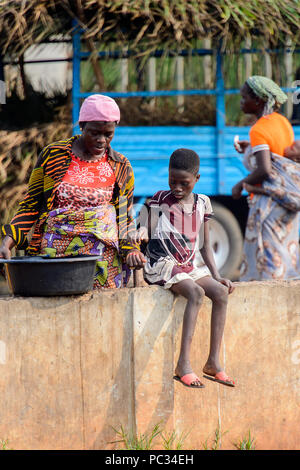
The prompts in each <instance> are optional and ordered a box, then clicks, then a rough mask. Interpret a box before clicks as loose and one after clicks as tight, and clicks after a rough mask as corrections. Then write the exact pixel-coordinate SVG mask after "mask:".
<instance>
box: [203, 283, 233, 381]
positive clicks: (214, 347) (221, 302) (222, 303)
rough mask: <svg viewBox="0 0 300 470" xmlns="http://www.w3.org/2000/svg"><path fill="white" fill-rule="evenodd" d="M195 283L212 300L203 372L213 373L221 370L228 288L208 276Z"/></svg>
mask: <svg viewBox="0 0 300 470" xmlns="http://www.w3.org/2000/svg"><path fill="white" fill-rule="evenodd" d="M196 282H197V284H198V285H199V286H200V287H202V289H203V290H204V292H205V295H206V296H207V297H209V298H210V299H211V301H212V312H211V327H210V348H209V355H208V359H207V361H206V364H205V366H204V368H203V372H205V373H206V374H209V375H215V374H216V373H217V372H220V371H221V370H222V366H221V364H220V349H221V342H222V338H223V333H224V327H225V321H226V311H227V302H228V288H227V287H226V286H224V285H223V284H221V283H220V282H218V281H215V280H214V279H212V278H211V277H210V276H206V277H203V278H201V279H198V280H197V281H196Z"/></svg>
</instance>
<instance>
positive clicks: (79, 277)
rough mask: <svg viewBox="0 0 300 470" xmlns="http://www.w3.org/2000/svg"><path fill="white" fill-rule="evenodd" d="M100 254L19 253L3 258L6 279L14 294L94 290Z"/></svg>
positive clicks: (30, 294) (71, 293)
mask: <svg viewBox="0 0 300 470" xmlns="http://www.w3.org/2000/svg"><path fill="white" fill-rule="evenodd" d="M98 258H99V256H74V257H68V258H44V257H42V256H32V257H31V256H20V257H15V258H11V259H10V260H5V259H0V263H4V264H5V273H6V279H7V282H8V285H9V287H10V290H11V291H12V293H13V294H14V295H22V296H27V297H28V296H30V297H34V296H48V295H75V294H84V293H86V292H88V291H90V290H92V288H93V280H94V279H93V278H94V274H95V267H96V261H97V259H98Z"/></svg>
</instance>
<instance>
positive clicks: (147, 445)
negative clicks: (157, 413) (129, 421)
mask: <svg viewBox="0 0 300 470" xmlns="http://www.w3.org/2000/svg"><path fill="white" fill-rule="evenodd" d="M113 429H114V431H115V433H116V434H117V436H118V437H119V439H118V440H117V441H115V442H120V443H122V444H123V445H124V447H125V449H126V450H150V449H152V447H153V444H154V442H153V441H154V439H155V438H156V437H157V436H159V435H160V434H161V429H160V424H156V425H155V426H154V428H153V429H152V431H151V432H150V433H148V434H147V433H145V434H139V435H138V434H136V433H129V432H127V431H125V430H124V428H123V426H122V425H121V426H120V428H119V429H115V428H113Z"/></svg>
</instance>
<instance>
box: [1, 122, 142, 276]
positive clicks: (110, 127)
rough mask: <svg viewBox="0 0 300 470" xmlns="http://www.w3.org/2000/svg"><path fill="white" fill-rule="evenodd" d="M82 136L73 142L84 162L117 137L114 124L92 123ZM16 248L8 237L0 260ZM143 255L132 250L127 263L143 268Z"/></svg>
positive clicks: (83, 125)
mask: <svg viewBox="0 0 300 470" xmlns="http://www.w3.org/2000/svg"><path fill="white" fill-rule="evenodd" d="M80 125H81V130H82V134H81V136H80V137H79V138H78V139H76V140H75V141H74V142H73V145H72V151H73V153H74V154H75V155H76V156H77V157H79V158H81V159H82V160H88V161H96V160H99V158H101V157H102V156H103V155H104V154H105V151H106V149H107V147H108V146H109V144H110V142H111V141H112V139H113V137H114V135H115V128H116V124H115V123H114V122H103V121H92V122H86V123H80ZM14 246H15V243H14V241H13V239H12V238H11V237H10V236H6V237H4V239H3V242H2V244H1V246H0V258H5V259H10V258H11V250H12V248H13V247H14ZM145 261H146V260H145V258H144V256H143V254H142V253H141V252H140V251H138V250H132V251H131V252H130V253H129V254H128V255H127V257H126V263H127V264H128V266H129V267H131V268H137V269H139V268H142V267H143V265H144V263H145Z"/></svg>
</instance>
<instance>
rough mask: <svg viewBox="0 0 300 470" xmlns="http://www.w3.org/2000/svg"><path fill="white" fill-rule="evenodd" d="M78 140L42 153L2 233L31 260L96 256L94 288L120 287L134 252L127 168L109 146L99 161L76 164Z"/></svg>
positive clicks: (131, 178)
mask: <svg viewBox="0 0 300 470" xmlns="http://www.w3.org/2000/svg"><path fill="white" fill-rule="evenodd" d="M78 137H79V136H73V137H71V138H70V139H67V140H62V141H58V142H54V143H52V144H50V145H48V146H47V147H45V148H44V149H43V150H42V152H41V154H40V156H39V158H38V161H37V163H36V165H35V167H34V169H33V171H32V173H31V176H30V180H29V185H28V190H27V193H26V195H25V197H24V199H23V200H22V201H21V202H20V204H19V208H18V210H17V212H16V214H15V216H14V217H13V218H12V220H11V222H10V224H6V225H3V226H2V228H1V231H2V235H3V236H6V235H9V236H10V237H12V238H13V240H14V242H15V245H16V247H17V249H19V250H25V251H26V254H27V255H30V256H35V255H40V254H43V255H47V256H49V257H63V256H77V255H83V254H91V255H98V254H99V261H98V262H97V271H96V276H95V282H94V288H95V289H102V288H114V287H122V286H125V285H126V283H127V281H128V277H129V269H128V267H127V266H126V265H125V259H126V256H127V254H128V253H130V252H131V251H132V250H136V249H139V247H138V245H135V244H133V243H132V242H131V241H130V240H129V238H128V234H130V233H131V232H133V231H134V230H135V224H134V220H133V216H132V207H133V187H134V176H133V171H132V167H131V165H130V162H129V161H128V160H127V158H125V157H124V156H123V155H122V154H120V153H118V152H116V151H114V150H113V149H112V148H111V147H110V146H109V147H108V149H107V152H106V155H105V157H104V158H103V159H101V161H97V162H86V161H81V160H80V159H79V158H77V157H75V156H74V155H73V154H72V143H73V142H74V140H75V139H77V138H78ZM32 228H33V229H34V230H33V233H32V235H31V236H30V237H28V235H30V233H31V229H32Z"/></svg>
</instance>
